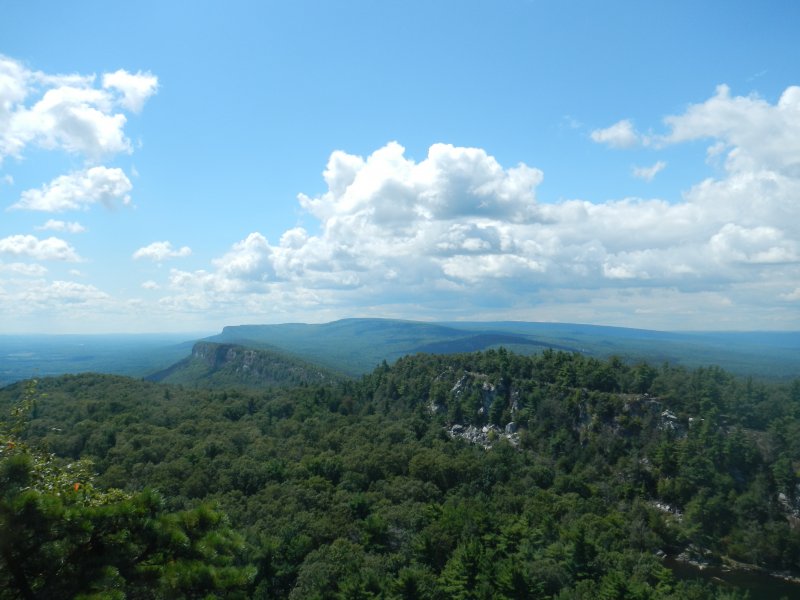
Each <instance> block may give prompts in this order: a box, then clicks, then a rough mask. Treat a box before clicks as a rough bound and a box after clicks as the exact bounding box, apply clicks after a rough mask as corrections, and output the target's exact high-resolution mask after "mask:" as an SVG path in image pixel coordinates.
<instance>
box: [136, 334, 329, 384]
mask: <svg viewBox="0 0 800 600" xmlns="http://www.w3.org/2000/svg"><path fill="white" fill-rule="evenodd" d="M340 378H341V377H340V376H339V375H336V374H334V373H332V372H330V371H328V370H327V369H325V368H323V367H320V366H319V365H312V364H310V363H307V362H305V361H303V360H300V359H297V358H293V357H291V356H288V355H286V354H285V353H282V352H280V351H276V350H264V349H255V348H246V347H244V346H241V345H238V344H218V343H214V342H197V343H196V344H195V345H194V346H193V348H192V353H191V354H190V355H189V356H188V357H186V358H184V359H183V360H181V361H179V362H177V363H175V364H174V365H172V366H171V367H168V368H167V369H164V370H163V371H159V372H157V373H153V374H152V375H149V376H148V377H146V379H147V380H149V381H155V382H159V383H173V384H184V385H196V386H199V387H210V388H227V387H293V386H297V385H304V384H306V385H307V384H325V383H333V382H335V381H336V380H338V379H340Z"/></svg>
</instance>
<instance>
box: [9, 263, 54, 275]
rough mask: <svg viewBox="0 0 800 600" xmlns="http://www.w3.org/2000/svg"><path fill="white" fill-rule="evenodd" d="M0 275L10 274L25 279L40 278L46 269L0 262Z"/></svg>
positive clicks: (31, 265) (35, 265) (39, 266)
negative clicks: (21, 276)
mask: <svg viewBox="0 0 800 600" xmlns="http://www.w3.org/2000/svg"><path fill="white" fill-rule="evenodd" d="M0 273H12V274H14V275H23V276H25V277H42V276H44V275H45V274H46V273H47V268H46V267H43V266H42V265H39V264H30V263H19V262H14V263H3V262H0Z"/></svg>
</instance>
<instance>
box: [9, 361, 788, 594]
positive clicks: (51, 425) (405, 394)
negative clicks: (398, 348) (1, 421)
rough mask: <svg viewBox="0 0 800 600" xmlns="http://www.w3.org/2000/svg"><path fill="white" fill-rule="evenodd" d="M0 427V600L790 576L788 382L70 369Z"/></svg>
mask: <svg viewBox="0 0 800 600" xmlns="http://www.w3.org/2000/svg"><path fill="white" fill-rule="evenodd" d="M14 407H16V408H14ZM0 409H1V410H2V413H0V414H4V415H5V414H8V415H9V418H8V419H7V420H6V425H4V428H3V431H2V436H3V437H2V438H0V441H2V442H3V445H2V453H1V454H0V485H2V488H1V489H0V528H2V534H3V536H2V538H0V552H1V553H2V561H1V562H0V567H2V568H0V598H53V597H65V598H67V597H69V598H71V597H82V598H91V597H97V598H107V597H119V598H122V597H128V598H151V597H152V598H160V597H163V598H203V597H252V598H304V599H305V598H421V599H422V598H430V599H446V598H465V599H466V598H476V599H477V598H558V599H567V598H576V599H583V598H586V599H588V598H591V599H593V600H594V599H595V598H601V599H611V598H614V599H617V598H632V599H648V598H658V599H676V600H677V599H686V598H689V599H692V598H697V599H700V598H742V597H745V594H744V593H743V592H741V591H740V590H736V589H729V588H726V587H724V586H715V585H712V584H710V583H703V582H700V581H691V580H683V579H678V578H677V577H675V576H674V575H673V573H672V572H671V571H670V569H669V568H667V566H666V564H665V562H664V561H663V560H662V557H663V556H664V555H668V556H673V557H674V556H677V555H681V557H682V558H683V559H686V560H694V561H698V562H704V563H711V564H728V565H738V566H741V565H740V563H746V564H747V565H752V566H756V567H759V568H762V569H766V570H770V571H784V572H787V573H793V574H798V573H800V527H799V526H800V490H799V489H798V486H797V483H798V478H797V467H798V465H800V418H798V417H800V380H795V381H793V382H789V383H774V384H773V383H764V382H759V381H753V380H752V379H738V378H735V377H733V376H732V375H730V374H728V373H726V372H725V371H723V370H721V369H719V368H715V367H709V368H701V369H695V370H687V369H684V368H680V367H672V366H670V365H668V364H664V365H662V366H658V367H654V366H650V365H647V364H636V365H627V364H624V363H623V362H622V361H620V360H618V359H610V360H605V361H601V360H597V359H593V358H587V357H585V356H582V355H580V354H576V353H564V352H555V351H551V350H547V351H545V352H543V353H541V354H538V355H534V356H520V355H516V354H513V353H510V352H507V351H505V350H503V349H500V350H490V351H486V352H480V353H472V354H460V355H451V356H434V355H415V356H409V357H405V358H402V359H400V360H398V361H397V362H396V363H395V364H394V365H392V366H389V365H387V364H385V363H384V364H383V365H381V366H380V367H378V368H377V369H375V370H374V371H373V372H372V373H370V374H369V375H366V376H364V377H363V378H361V379H358V380H347V381H342V382H334V383H330V384H325V385H317V384H305V385H300V386H295V387H291V388H269V389H262V390H254V389H227V390H218V389H213V390H212V389H208V390H204V389H194V388H192V389H190V388H188V387H181V386H174V385H171V386H168V385H164V384H157V383H154V382H148V381H141V380H135V379H130V378H125V377H119V376H109V375H95V374H83V375H67V376H61V377H58V378H51V379H43V380H41V381H39V382H38V383H37V384H36V385H35V388H33V387H32V386H31V384H30V383H18V384H15V385H13V386H9V387H7V388H5V389H3V390H0ZM12 409H13V410H12ZM87 461H90V463H89V462H87ZM110 548H116V550H115V551H114V552H111V551H110V550H109V549H110ZM66 581H68V582H70V583H69V585H67V584H66V583H64V582H66ZM58 586H62V587H58ZM63 586H66V587H63ZM69 586H72V587H69ZM76 586H80V587H76ZM53 590H56V592H55V593H54V592H53ZM798 590H799V591H800V587H798ZM81 594H83V595H81Z"/></svg>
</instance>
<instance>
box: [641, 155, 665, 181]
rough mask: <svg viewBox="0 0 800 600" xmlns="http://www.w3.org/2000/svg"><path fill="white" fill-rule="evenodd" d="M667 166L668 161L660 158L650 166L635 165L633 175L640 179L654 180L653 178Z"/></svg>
mask: <svg viewBox="0 0 800 600" xmlns="http://www.w3.org/2000/svg"><path fill="white" fill-rule="evenodd" d="M666 166H667V163H665V162H664V161H663V160H659V161H657V162H656V163H655V164H653V165H651V166H649V167H634V168H633V176H634V177H636V178H638V179H644V180H645V181H653V178H654V177H655V176H656V175H658V174H659V173H660V172H661V171H663V170H664V169H665V168H666Z"/></svg>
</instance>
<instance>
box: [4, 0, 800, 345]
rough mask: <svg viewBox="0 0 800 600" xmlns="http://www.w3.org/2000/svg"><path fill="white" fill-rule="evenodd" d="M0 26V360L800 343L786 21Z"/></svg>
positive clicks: (52, 15)
mask: <svg viewBox="0 0 800 600" xmlns="http://www.w3.org/2000/svg"><path fill="white" fill-rule="evenodd" d="M67 4H68V3H57V2H36V1H29V2H10V3H7V4H6V5H5V6H4V8H3V18H2V19H1V20H0V311H2V312H0V314H2V315H4V316H3V317H2V319H0V333H12V332H14V333H23V332H152V331H198V330H204V331H213V330H216V329H218V328H220V327H222V326H224V325H230V324H239V323H274V322H285V321H307V322H321V321H327V320H332V319H335V318H341V317H350V316H384V317H399V318H409V319H424V320H428V319H437V320H456V319H468V320H499V319H514V320H528V321H566V322H582V323H597V324H609V325H621V326H631V327H644V328H654V329H668V330H687V329H767V330H798V329H800V200H798V198H800V90H798V88H796V87H794V86H797V85H800V77H798V71H797V65H798V64H800V43H798V42H797V41H796V24H797V23H798V22H799V21H798V17H800V7H798V6H797V4H796V3H794V2H790V1H788V0H787V1H783V2H767V3H753V2H721V1H720V2H702V3H699V2H682V1H675V2H658V3H656V2H652V3H645V2H604V3H600V2H590V1H586V2H577V1H564V2H555V1H552V2H543V1H535V0H531V1H521V0H499V1H494V2H488V1H487V2H464V1H460V2H449V1H438V2H430V1H428V2H416V1H408V0H407V1H404V2H392V1H387V2H368V1H346V2H344V1H343V2H327V1H326V2H323V1H316V2H310V1H296V2H291V3H289V2H282V3H277V2H266V1H265V2H235V1H234V2H225V3H217V2H215V3H210V2H191V3H190V2H147V1H145V2H136V3H119V4H120V5H119V6H114V5H113V3H107V2H91V1H84V2H79V3H69V4H71V6H68V5H67Z"/></svg>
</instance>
